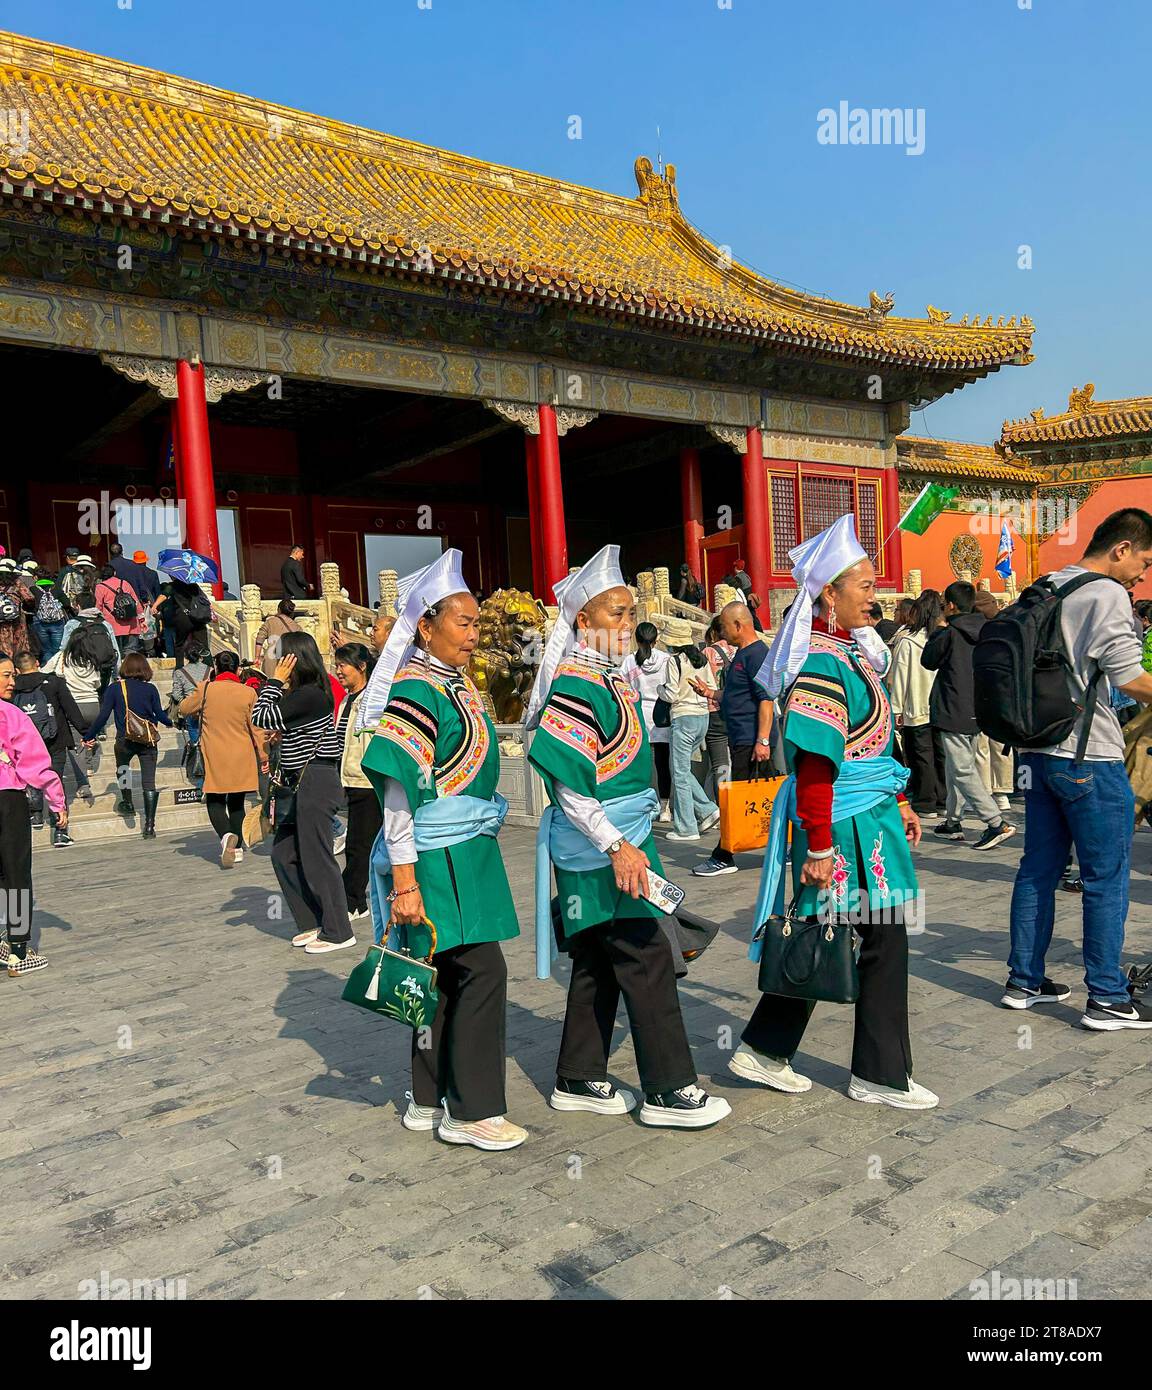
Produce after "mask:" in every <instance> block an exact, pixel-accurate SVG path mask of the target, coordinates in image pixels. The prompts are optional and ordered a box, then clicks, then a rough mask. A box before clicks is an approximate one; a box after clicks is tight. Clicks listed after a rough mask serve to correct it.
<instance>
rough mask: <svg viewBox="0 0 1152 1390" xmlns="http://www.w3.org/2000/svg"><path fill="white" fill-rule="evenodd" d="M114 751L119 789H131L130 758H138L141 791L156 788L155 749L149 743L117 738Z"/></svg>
mask: <svg viewBox="0 0 1152 1390" xmlns="http://www.w3.org/2000/svg"><path fill="white" fill-rule="evenodd" d="M115 752H116V781H117V783H118V785H119V787H120V790H121V791H124V792H130V791H131V790H132V759H133V758H139V760H140V787H141V790H142V791H146V792H154V791H155V790H156V749H155V748H154V747H152V745H151V744H149V743H129V742H128V741H127V740H126V739H122V738H118V739H117V740H116V746H115Z"/></svg>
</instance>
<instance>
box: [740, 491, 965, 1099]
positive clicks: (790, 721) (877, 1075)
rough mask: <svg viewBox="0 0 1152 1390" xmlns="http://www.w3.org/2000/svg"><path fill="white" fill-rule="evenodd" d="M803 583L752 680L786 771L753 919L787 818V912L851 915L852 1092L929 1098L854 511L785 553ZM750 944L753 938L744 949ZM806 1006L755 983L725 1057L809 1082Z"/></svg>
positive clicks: (904, 845) (904, 874)
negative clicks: (775, 715)
mask: <svg viewBox="0 0 1152 1390" xmlns="http://www.w3.org/2000/svg"><path fill="white" fill-rule="evenodd" d="M789 558H790V559H791V560H792V561H793V564H794V566H795V568H794V569H793V572H792V573H793V577H794V578H795V579H796V582H797V585H798V586H799V588H800V594H799V596H798V598H797V599H796V602H795V604H794V605H793V607H792V611H791V612H790V614H789V616H788V618H787V619H786V620H785V622H784V623H783V625H782V626H781V629H780V633H779V634H778V636H777V638H776V640H775V642H774V643H773V645H772V650H771V652H770V653H769V655H768V657H767V659H766V660H765V661H764V664H763V665H762V667H761V668H760V671H759V673H758V675H757V680H758V681H760V683H761V684H762V685H763V686H764V687H765V689H766V690H767V691H768V693H769V694H770V695H772V696H774V697H775V696H776V695H777V694H780V693H781V692H783V695H784V709H783V744H784V753H785V757H786V759H787V763H788V769H789V772H790V773H791V777H790V779H789V781H788V782H786V783H785V784H784V787H782V788H781V790H780V791H779V792H778V793H777V796H776V801H775V806H774V809H773V822H772V830H771V832H770V835H769V843H768V848H767V850H766V852H765V856H764V873H763V877H762V879H761V885H760V896H759V899H758V901H757V904H756V912H755V917H754V923H753V925H754V927H756V928H759V926H760V925H761V924H762V923H763V922H764V921H765V920H766V919H767V917H768V916H769V915H770V914H771V913H776V912H780V911H782V910H783V908H784V878H785V869H784V855H785V854H786V853H787V847H786V838H787V837H786V829H787V824H788V822H789V820H790V821H791V824H792V873H793V891H794V895H795V905H794V911H795V913H796V915H797V916H799V917H804V918H812V917H818V918H820V919H821V920H824V919H826V918H828V917H832V918H836V919H841V920H843V919H845V918H846V919H847V920H849V921H850V922H851V923H852V925H853V927H854V928H855V930H856V932H857V933H858V934H859V936H860V938H861V947H860V954H859V958H858V973H859V980H860V993H859V998H858V1000H857V1003H856V1028H855V1037H854V1042H853V1049H852V1076H851V1080H850V1083H849V1086H848V1095H849V1096H850V1097H851V1099H852V1100H858V1101H863V1102H866V1103H871V1104H885V1105H892V1106H896V1107H898V1108H900V1109H908V1110H927V1109H931V1108H932V1107H933V1106H935V1105H937V1104H938V1097H937V1096H935V1095H933V1093H932V1092H931V1091H929V1090H928V1089H927V1088H926V1087H924V1086H921V1085H919V1084H918V1083H917V1082H915V1081H913V1080H912V1047H911V1043H910V1041H909V1037H908V937H907V926H908V925H909V924H913V925H915V924H917V923H918V922H919V921H920V920H921V917H920V899H919V893H918V889H917V883H916V871H915V869H914V868H913V865H912V855H911V848H912V847H913V846H915V845H917V844H919V842H920V822H919V819H918V818H917V816H916V813H915V812H914V811H913V809H912V807H911V806H910V805H909V803H908V800H907V798H906V797H905V795H904V786H905V783H906V782H907V780H908V770H907V768H905V767H902V766H901V765H900V764H899V763H898V762H897V761H896V760H895V758H893V757H892V745H893V719H892V709H891V706H890V704H889V702H888V693H887V691H886V689H885V687H884V683H883V681H882V680H881V679H880V676H881V674H882V673H883V671H884V670H885V669H886V667H887V663H888V653H887V649H886V648H884V646H883V643H882V642H881V641H880V640H879V638H878V635H877V634H876V632H875V631H874V630H873V629H872V628H871V627H869V626H868V624H867V614H868V610H869V609H870V608H871V606H872V604H873V602H874V598H875V590H876V575H875V571H874V570H873V567H872V563H871V561H870V560H869V559H868V556H867V555H866V553H865V552H864V550H863V548H862V547H861V545H860V543H859V541H858V540H857V539H856V534H855V530H854V527H853V519H852V517H851V516H846V517H842V518H841V519H840V520H839V521H838V522H836V523H835V524H834V525H833V526H831V527H829V528H828V530H827V531H823V532H821V533H820V534H819V535H818V536H814V537H812V538H811V539H810V540H808V541H806V542H804V544H803V545H800V546H798V547H797V548H796V549H795V550H793V551H792V552H791V553H790V556H789ZM759 953H760V944H759V941H758V940H754V943H753V950H752V954H753V958H754V959H756V958H758V957H759ZM812 1008H813V1005H812V1003H811V1002H810V1001H808V1000H804V999H794V998H786V997H784V996H781V995H772V994H765V995H762V996H761V998H760V1002H759V1004H757V1006H756V1011H755V1012H754V1013H753V1015H752V1018H751V1019H750V1020H749V1023H748V1026H747V1027H746V1028H745V1030H744V1034H743V1038H742V1041H741V1045H740V1047H739V1048H738V1049H737V1050H736V1052H735V1053H734V1054H733V1057H732V1059H731V1061H730V1062H729V1064H728V1065H729V1068H730V1070H732V1071H733V1072H735V1073H736V1075H737V1076H742V1077H744V1078H745V1079H746V1080H750V1081H756V1082H758V1083H760V1084H761V1085H766V1086H771V1087H773V1088H774V1089H776V1090H780V1091H792V1092H799V1091H807V1090H808V1089H809V1088H810V1087H811V1085H812V1083H811V1081H810V1080H809V1079H808V1078H807V1077H804V1076H801V1075H799V1074H798V1073H797V1072H795V1071H794V1070H793V1069H792V1066H791V1061H792V1058H793V1056H794V1054H795V1053H796V1050H797V1049H798V1048H799V1046H800V1041H801V1039H802V1038H803V1036H804V1030H805V1028H806V1026H807V1023H808V1019H809V1017H810V1015H811V1013H812Z"/></svg>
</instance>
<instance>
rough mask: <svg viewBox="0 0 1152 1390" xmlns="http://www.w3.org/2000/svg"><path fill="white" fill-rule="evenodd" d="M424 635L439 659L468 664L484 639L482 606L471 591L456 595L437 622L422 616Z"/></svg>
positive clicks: (447, 603)
mask: <svg viewBox="0 0 1152 1390" xmlns="http://www.w3.org/2000/svg"><path fill="white" fill-rule="evenodd" d="M420 634H421V636H422V637H423V639H424V643H425V645H426V647H427V649H428V651H430V652H431V653H432V655H433V656H434V657H435V658H436V660H437V661H442V662H444V664H445V665H446V666H456V667H464V666H466V665H467V664H468V658H469V657H470V656H471V655H472V653H473V652H474V651H475V650H476V643H477V642H478V641H479V640H480V605H479V604H478V603H477V602H476V600H475V599H474V598H473V597H472V595H471V594H453V595H452V596H451V597H450V598H448V599H446V600H445V602H444V607H443V609H442V610H441V612H440V614H439V615H438V616H437V617H436V618H435V619H434V620H433V621H431V622H429V620H428V619H427V618H421V619H420Z"/></svg>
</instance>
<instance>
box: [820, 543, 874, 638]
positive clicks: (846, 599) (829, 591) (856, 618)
mask: <svg viewBox="0 0 1152 1390" xmlns="http://www.w3.org/2000/svg"><path fill="white" fill-rule="evenodd" d="M823 597H824V611H825V612H827V611H828V605H829V604H834V605H835V608H836V626H837V627H842V628H846V629H848V630H849V631H851V630H852V628H854V627H871V626H872V619H871V614H870V612H869V610H870V609H871V607H872V605H873V604H874V603H875V602H876V571H875V569H873V567H872V561H871V560H861V561H860V563H859V564H858V565H853V566H852V568H851V569H850V570H848V571H847V573H845V574H843V575H841V577H840V579H839V580H838V581H837V587H836V588H833V587H832V585H831V584H825V585H824V595H823Z"/></svg>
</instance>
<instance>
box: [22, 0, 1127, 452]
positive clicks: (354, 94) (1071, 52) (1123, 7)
mask: <svg viewBox="0 0 1152 1390" xmlns="http://www.w3.org/2000/svg"><path fill="white" fill-rule="evenodd" d="M129 3H130V6H131V7H130V8H123V9H122V8H120V5H128V4H129ZM1021 5H1024V8H1021ZM0 23H3V25H4V27H5V28H8V29H12V30H15V31H17V32H19V33H24V34H30V35H33V36H35V37H37V38H43V39H49V40H51V41H53V42H57V43H66V44H71V45H73V46H75V47H77V48H83V49H87V50H90V51H93V52H98V53H106V54H109V55H111V56H114V57H117V58H123V59H126V60H128V61H131V62H136V63H141V64H144V65H146V66H151V67H157V68H160V69H163V70H166V71H169V72H174V73H178V74H180V75H183V76H187V77H192V78H196V79H198V80H200V81H203V82H209V83H212V84H214V85H217V86H221V87H225V88H230V89H232V90H235V91H240V92H244V93H249V94H251V95H254V96H258V97H264V98H267V99H269V100H274V101H279V102H283V103H285V104H286V105H290V106H295V107H299V108H302V109H304V110H306V111H314V112H318V113H320V114H323V115H327V116H333V117H336V118H339V119H342V120H348V121H353V122H356V123H359V124H363V125H367V126H371V127H374V128H376V129H380V130H385V131H388V132H391V133H393V134H396V135H402V136H406V137H409V138H412V139H417V140H421V141H424V142H426V143H428V144H432V145H442V146H445V147H447V148H449V149H453V150H458V151H461V152H463V153H465V154H470V155H475V156H478V157H480V158H484V159H491V160H496V161H499V162H502V163H506V164H511V165H515V166H517V167H520V168H525V169H531V170H536V171H538V172H540V173H545V174H550V175H554V176H556V177H559V178H565V179H571V180H574V181H576V182H579V183H584V184H588V185H590V186H592V187H595V188H602V189H606V190H609V191H611V192H615V193H623V194H626V195H629V196H631V195H632V194H633V193H634V191H635V183H634V181H633V176H632V164H633V161H634V159H635V157H636V156H637V155H638V154H641V153H646V154H648V155H650V156H651V157H652V158H653V159H654V160H655V158H656V155H657V135H656V131H657V127H658V126H659V128H660V149H661V151H662V153H663V157H664V159H665V161H667V162H671V163H674V164H675V165H676V166H677V182H678V185H679V190H680V206H681V209H682V211H683V212H684V213H685V215H686V216H687V217H688V218H689V219H690V220H691V221H692V222H693V223H695V224H696V226H698V227H699V228H700V229H701V230H702V231H704V232H705V233H706V234H707V235H708V236H710V237H711V238H712V239H713V240H714V241H716V242H718V243H722V244H726V245H729V246H731V248H732V251H733V254H734V255H735V256H736V257H737V259H739V260H742V261H744V262H745V263H746V264H749V265H751V266H753V267H755V268H756V269H757V270H759V271H761V272H763V273H764V274H767V275H769V276H771V277H772V278H774V279H778V280H781V281H784V282H787V283H789V284H792V285H796V286H799V287H801V288H803V289H807V290H812V291H815V292H817V293H822V294H828V295H831V296H833V297H834V298H838V299H844V300H849V301H851V302H854V303H865V302H866V301H867V296H868V291H869V290H870V289H877V290H879V291H880V292H881V293H884V292H886V291H888V290H892V291H894V293H895V296H896V312H897V313H901V312H903V313H908V314H912V315H922V314H923V312H924V306H925V305H926V304H928V303H931V304H933V305H936V306H937V307H939V308H943V309H948V310H950V311H951V312H952V314H953V317H954V318H955V319H957V320H958V319H960V318H961V317H962V315H964V314H965V313H968V314H975V313H980V314H982V315H983V314H989V313H991V314H994V315H999V314H1004V315H1005V317H1007V316H1009V315H1011V314H1017V315H1019V314H1025V313H1026V314H1030V315H1031V316H1032V318H1033V319H1034V320H1035V323H1036V330H1037V331H1036V339H1035V349H1034V350H1035V353H1036V361H1035V362H1034V363H1033V364H1032V365H1031V366H1030V367H1027V368H1007V369H1004V370H1002V371H1001V372H999V373H998V374H997V375H996V376H994V377H990V378H988V379H986V380H985V381H983V382H978V383H976V384H975V385H973V386H970V387H967V388H966V389H965V390H964V391H962V392H960V393H958V394H956V395H953V396H951V397H946V398H945V399H944V400H942V401H939V402H937V403H936V404H935V405H932V406H930V407H928V408H927V410H925V411H923V412H920V413H917V414H915V415H914V416H913V419H912V430H913V431H914V432H915V433H918V434H931V435H933V436H935V437H937V438H946V437H952V438H958V439H966V440H973V441H977V442H990V441H991V440H992V439H993V438H995V436H996V435H997V434H998V432H999V428H1000V423H1001V421H1002V420H1003V419H1004V418H1005V417H1016V416H1021V415H1024V414H1026V413H1027V412H1028V411H1029V410H1031V409H1032V408H1033V407H1034V406H1037V405H1042V406H1043V407H1044V408H1045V409H1046V410H1047V411H1048V413H1049V414H1052V413H1055V411H1057V410H1058V409H1063V408H1064V406H1065V404H1066V401H1067V395H1068V392H1069V390H1070V389H1071V388H1072V387H1074V386H1080V385H1082V384H1083V383H1084V382H1086V381H1089V380H1091V381H1094V382H1095V383H1096V396H1097V399H1101V398H1108V397H1125V396H1138V395H1147V394H1152V366H1150V362H1149V353H1148V352H1147V350H1146V348H1145V344H1144V341H1143V335H1144V332H1145V329H1146V326H1147V325H1148V323H1149V319H1150V315H1149V298H1150V288H1149V287H1150V285H1152V276H1150V275H1149V268H1148V246H1149V240H1150V238H1149V229H1150V224H1152V216H1150V214H1152V181H1150V179H1149V162H1150V161H1149V135H1150V127H1152V120H1150V116H1152V82H1150V81H1149V78H1148V60H1149V52H1150V47H1152V45H1150V40H1152V5H1149V4H1148V3H1147V0H1091V3H1087V2H1085V0H1030V4H1029V0H872V3H869V4H861V3H858V0H855V2H854V0H822V2H821V3H815V2H814V0H731V2H730V4H729V0H430V3H429V0H424V3H423V7H422V6H421V4H420V3H419V0H340V3H338V4H328V5H323V4H318V3H316V0H278V3H275V4H260V5H256V4H248V3H245V2H244V0H228V3H224V0H196V3H194V4H178V3H176V0H119V4H118V3H117V0H6V2H5V5H4V10H3V15H2V16H0ZM841 101H846V102H847V103H848V104H849V106H862V107H869V108H871V107H887V108H891V107H902V108H903V107H906V108H916V109H922V110H923V112H924V133H925V142H924V151H923V153H922V154H920V155H910V154H908V153H906V151H905V149H903V148H901V147H896V146H891V145H889V146H868V145H844V146H839V145H835V146H829V145H822V144H820V143H818V141H817V138H816V134H817V124H818V115H817V113H818V112H819V111H820V109H821V108H823V107H836V106H838V103H839V102H841ZM573 115H578V116H579V117H580V118H581V125H582V138H581V139H579V140H572V139H569V137H568V131H569V118H570V117H571V116H573ZM1021 245H1027V246H1029V247H1031V255H1032V269H1030V270H1022V269H1020V268H1019V267H1018V253H1017V248H1018V247H1019V246H1021Z"/></svg>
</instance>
